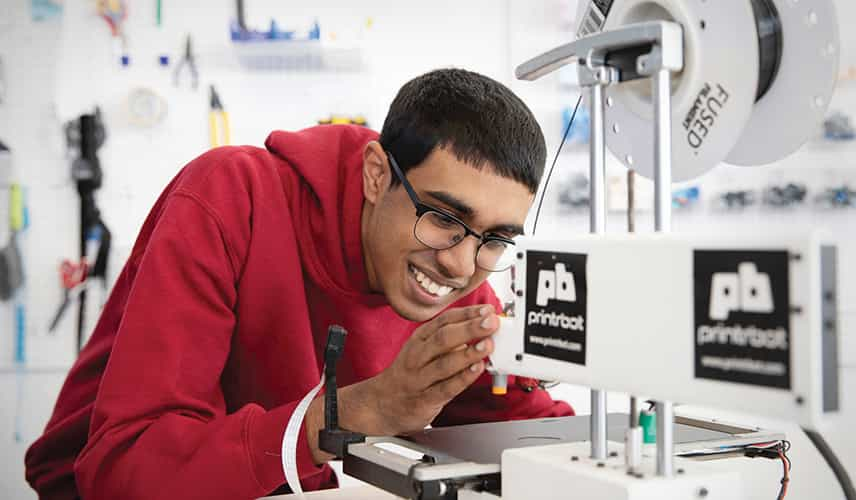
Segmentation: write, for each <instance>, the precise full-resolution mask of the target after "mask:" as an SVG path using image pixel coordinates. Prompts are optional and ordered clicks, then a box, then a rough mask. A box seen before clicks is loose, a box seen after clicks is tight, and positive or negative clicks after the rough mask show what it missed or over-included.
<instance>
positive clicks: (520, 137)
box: [379, 69, 547, 193]
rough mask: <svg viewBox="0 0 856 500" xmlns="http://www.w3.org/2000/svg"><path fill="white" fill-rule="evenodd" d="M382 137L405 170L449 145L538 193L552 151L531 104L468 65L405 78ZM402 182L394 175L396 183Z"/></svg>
mask: <svg viewBox="0 0 856 500" xmlns="http://www.w3.org/2000/svg"><path fill="white" fill-rule="evenodd" d="M379 141H380V144H381V145H382V146H383V148H384V149H385V150H387V151H388V152H389V153H391V154H392V156H393V157H394V158H395V159H396V161H397V162H398V164H399V166H400V167H401V170H402V171H404V172H407V171H408V170H410V169H411V168H413V167H415V166H417V165H419V164H420V163H422V162H423V161H424V160H425V158H427V157H428V155H429V154H431V152H432V151H434V149H435V148H438V147H440V148H448V149H449V151H450V152H451V153H452V154H454V155H455V157H457V158H458V159H459V160H461V161H463V162H465V163H468V164H470V165H472V166H474V167H475V168H481V167H483V166H484V165H485V164H486V163H489V164H491V165H492V166H493V168H494V169H495V171H496V173H497V174H499V175H501V176H503V177H506V178H510V179H513V180H515V181H517V182H520V183H522V184H524V185H525V186H526V187H528V188H529V191H530V192H532V193H535V192H536V191H537V190H538V183H539V182H540V181H541V175H542V174H543V172H544V162H545V160H546V156H547V146H546V145H545V143H544V134H543V133H542V132H541V127H540V126H539V125H538V122H537V121H536V120H535V117H534V116H533V115H532V112H531V111H530V110H529V108H528V107H526V104H524V103H523V101H521V100H520V98H519V97H517V96H516V95H514V93H513V92H511V90H509V89H508V88H507V87H506V86H505V85H503V84H501V83H499V82H497V81H496V80H493V79H491V78H488V77H486V76H484V75H480V74H478V73H473V72H472V71H467V70H463V69H439V70H435V71H431V72H429V73H425V74H424V75H421V76H418V77H416V78H414V79H413V80H410V81H409V82H407V83H406V84H404V86H403V87H401V90H399V91H398V95H397V96H395V99H394V100H393V101H392V105H391V106H390V108H389V113H388V114H387V116H386V120H384V122H383V129H382V130H381V133H380V139H379ZM398 183H399V182H398V179H397V178H395V176H393V178H392V186H395V185H397V184H398Z"/></svg>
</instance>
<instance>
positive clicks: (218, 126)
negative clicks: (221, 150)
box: [208, 85, 232, 148]
mask: <svg viewBox="0 0 856 500" xmlns="http://www.w3.org/2000/svg"><path fill="white" fill-rule="evenodd" d="M208 137H209V139H210V142H211V147H212V148H216V147H218V146H226V145H228V144H231V143H232V131H231V130H230V128H229V113H227V112H226V110H225V109H224V108H223V102H222V101H220V95H219V94H217V90H216V89H215V88H214V86H213V85H211V110H210V111H209V112H208Z"/></svg>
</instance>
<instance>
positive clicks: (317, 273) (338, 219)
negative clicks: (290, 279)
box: [265, 125, 386, 304]
mask: <svg viewBox="0 0 856 500" xmlns="http://www.w3.org/2000/svg"><path fill="white" fill-rule="evenodd" d="M377 139H378V134H377V132H374V131H373V130H370V129H367V128H365V127H359V126H355V125H324V126H318V127H312V128H308V129H304V130H301V131H299V132H285V131H276V132H273V133H271V134H270V135H269V136H268V138H267V140H266V141H265V147H266V148H267V149H268V151H270V152H271V153H273V154H275V155H276V156H278V157H279V158H281V159H282V160H283V161H284V162H285V163H286V164H287V167H285V168H291V169H293V171H294V172H295V173H297V176H298V178H299V183H298V185H297V186H295V187H296V189H293V190H292V191H293V192H292V193H291V195H290V196H289V204H290V205H291V207H290V208H291V213H292V214H299V216H295V217H294V228H295V231H296V233H297V235H298V246H299V250H300V256H301V261H302V265H303V271H304V273H306V274H307V275H308V276H309V278H310V279H311V280H312V281H313V282H315V283H316V284H317V285H318V286H319V287H320V288H321V289H323V290H325V291H327V292H331V293H335V294H342V295H345V296H348V297H350V298H351V299H355V300H359V301H360V302H368V303H373V304H380V303H383V304H385V303H386V300H385V299H384V298H383V296H382V295H381V294H371V291H370V290H369V284H368V276H367V274H366V268H365V263H364V262H363V250H362V239H361V215H362V208H363V202H364V199H365V198H364V196H363V181H362V166H363V151H364V149H365V146H366V144H368V143H369V142H371V141H374V140H377Z"/></svg>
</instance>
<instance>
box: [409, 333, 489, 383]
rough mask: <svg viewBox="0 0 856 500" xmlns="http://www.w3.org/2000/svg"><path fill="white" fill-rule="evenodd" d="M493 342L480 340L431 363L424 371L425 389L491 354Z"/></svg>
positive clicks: (487, 339)
mask: <svg viewBox="0 0 856 500" xmlns="http://www.w3.org/2000/svg"><path fill="white" fill-rule="evenodd" d="M493 347H494V344H493V340H492V339H490V338H485V339H481V340H479V341H478V342H476V343H475V344H473V345H471V346H469V347H467V348H466V349H456V350H454V351H452V352H449V353H447V354H445V355H443V356H440V357H438V358H436V359H435V360H433V361H431V362H430V363H429V364H428V365H427V366H426V367H425V369H424V371H423V373H424V374H425V375H424V380H425V381H426V387H429V386H431V385H433V384H435V383H436V382H439V381H442V380H445V379H447V378H449V377H451V376H453V375H455V374H456V373H458V372H460V371H461V370H465V369H467V368H469V367H470V366H472V365H474V364H476V363H478V362H479V361H481V360H482V359H483V358H485V357H487V356H490V355H491V354H492V353H493Z"/></svg>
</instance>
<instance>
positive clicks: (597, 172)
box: [589, 84, 606, 234]
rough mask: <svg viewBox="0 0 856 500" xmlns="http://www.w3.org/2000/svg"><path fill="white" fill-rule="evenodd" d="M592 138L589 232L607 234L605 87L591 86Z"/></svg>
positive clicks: (590, 145)
mask: <svg viewBox="0 0 856 500" xmlns="http://www.w3.org/2000/svg"><path fill="white" fill-rule="evenodd" d="M590 115H591V122H590V123H591V134H590V135H591V138H590V140H589V148H590V149H589V167H590V168H589V199H590V201H589V232H591V233H592V234H603V233H605V232H606V141H605V134H606V132H605V130H604V118H603V87H602V86H601V85H598V84H595V85H592V86H591V110H590Z"/></svg>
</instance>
